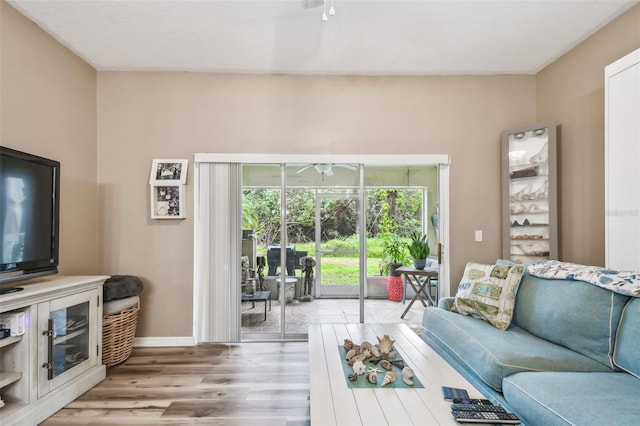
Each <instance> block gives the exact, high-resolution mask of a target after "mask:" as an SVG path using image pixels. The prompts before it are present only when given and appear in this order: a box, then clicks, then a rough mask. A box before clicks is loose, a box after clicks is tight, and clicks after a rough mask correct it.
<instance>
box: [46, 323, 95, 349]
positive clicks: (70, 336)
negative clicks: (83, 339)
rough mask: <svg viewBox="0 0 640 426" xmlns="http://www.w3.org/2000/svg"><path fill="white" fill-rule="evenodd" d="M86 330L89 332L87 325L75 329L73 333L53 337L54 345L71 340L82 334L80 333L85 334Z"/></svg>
mask: <svg viewBox="0 0 640 426" xmlns="http://www.w3.org/2000/svg"><path fill="white" fill-rule="evenodd" d="M86 332H87V327H86V326H85V327H83V328H81V329H80V330H76V331H74V332H73V333H69V334H66V335H64V336H58V337H56V338H54V339H53V344H54V345H59V344H61V343H64V342H66V341H67V340H71V339H73V338H74V337H78V336H80V335H82V334H84V333H86Z"/></svg>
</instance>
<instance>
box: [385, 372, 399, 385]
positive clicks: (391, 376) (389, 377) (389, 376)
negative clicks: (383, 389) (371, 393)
mask: <svg viewBox="0 0 640 426" xmlns="http://www.w3.org/2000/svg"><path fill="white" fill-rule="evenodd" d="M396 378H398V375H397V374H396V372H395V371H388V372H387V373H386V374H385V375H384V378H383V379H382V384H381V386H385V385H388V384H389V383H393V382H395V381H396Z"/></svg>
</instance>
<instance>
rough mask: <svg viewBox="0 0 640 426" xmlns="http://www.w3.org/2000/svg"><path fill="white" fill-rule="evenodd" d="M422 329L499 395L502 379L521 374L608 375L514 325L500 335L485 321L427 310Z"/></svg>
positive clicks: (591, 362)
mask: <svg viewBox="0 0 640 426" xmlns="http://www.w3.org/2000/svg"><path fill="white" fill-rule="evenodd" d="M422 325H423V326H424V331H423V337H424V338H425V340H427V341H431V342H433V343H434V344H436V345H438V347H439V348H440V349H441V350H443V351H445V352H446V353H447V354H448V355H450V356H451V357H452V358H453V359H455V360H457V361H458V362H459V363H460V364H461V365H464V366H465V367H467V368H469V369H470V370H471V371H472V372H473V373H474V374H475V375H477V376H478V377H479V378H480V379H481V380H482V381H484V382H485V383H487V384H488V385H489V386H491V387H492V388H493V389H495V390H498V391H500V390H501V389H502V379H503V378H504V377H506V376H508V375H510V374H514V373H517V372H520V371H611V370H610V369H608V368H607V367H606V366H604V365H602V364H601V363H599V362H597V361H595V360H593V359H591V358H588V357H586V356H584V355H581V354H579V353H577V352H575V351H572V350H570V349H567V348H565V347H562V346H560V345H556V344H554V343H551V342H548V341H546V340H544V339H541V338H538V337H536V336H534V335H532V334H531V333H529V332H527V331H525V330H523V329H521V328H520V327H517V326H514V325H513V324H512V325H511V327H509V329H508V330H506V331H501V330H498V329H496V328H495V327H493V326H491V324H489V323H488V322H486V321H480V320H477V319H475V318H473V317H470V316H464V315H459V314H456V313H454V312H449V311H445V310H443V309H439V308H435V307H429V308H426V309H425V311H424V315H423V320H422Z"/></svg>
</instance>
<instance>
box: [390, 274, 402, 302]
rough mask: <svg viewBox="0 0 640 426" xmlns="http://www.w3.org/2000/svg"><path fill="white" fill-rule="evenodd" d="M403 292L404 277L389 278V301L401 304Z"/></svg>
mask: <svg viewBox="0 0 640 426" xmlns="http://www.w3.org/2000/svg"><path fill="white" fill-rule="evenodd" d="M403 290H404V283H403V281H402V277H392V276H390V277H387V299H389V300H391V301H392V302H401V301H402V293H403Z"/></svg>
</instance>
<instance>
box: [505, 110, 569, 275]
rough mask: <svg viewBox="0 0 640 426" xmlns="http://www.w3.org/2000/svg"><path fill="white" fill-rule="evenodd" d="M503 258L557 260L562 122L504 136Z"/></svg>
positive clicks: (530, 261)
mask: <svg viewBox="0 0 640 426" xmlns="http://www.w3.org/2000/svg"><path fill="white" fill-rule="evenodd" d="M502 176H503V182H502V184H503V190H502V198H503V207H502V215H503V224H504V225H503V245H502V248H503V257H504V258H505V259H510V260H513V261H515V262H518V263H535V262H539V261H543V260H548V259H557V256H558V254H557V248H558V242H557V208H556V201H557V195H556V124H555V123H553V122H545V123H539V124H536V125H533V126H530V127H524V128H519V129H511V130H506V131H504V132H503V134H502Z"/></svg>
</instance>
